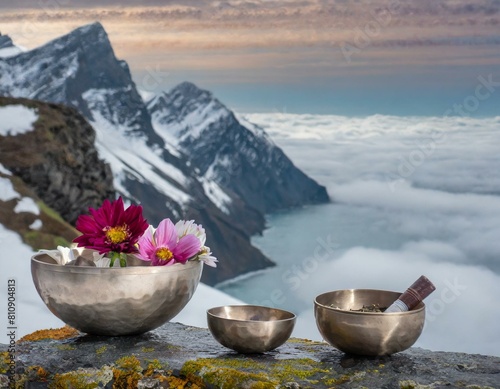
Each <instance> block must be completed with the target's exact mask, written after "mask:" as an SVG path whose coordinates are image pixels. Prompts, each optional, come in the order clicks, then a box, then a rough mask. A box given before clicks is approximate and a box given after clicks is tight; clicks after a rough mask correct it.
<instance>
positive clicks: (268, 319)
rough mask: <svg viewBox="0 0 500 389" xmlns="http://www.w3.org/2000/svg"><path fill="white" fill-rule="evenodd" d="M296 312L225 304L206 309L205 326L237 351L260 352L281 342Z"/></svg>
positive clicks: (277, 345) (220, 340) (279, 344)
mask: <svg viewBox="0 0 500 389" xmlns="http://www.w3.org/2000/svg"><path fill="white" fill-rule="evenodd" d="M295 320H296V316H295V315H294V314H293V313H291V312H288V311H284V310H281V309H276V308H269V307H261V306H257V305H226V306H223V307H216V308H211V309H209V310H208V311H207V322H208V328H209V329H210V332H211V333H212V335H213V337H214V338H215V339H216V340H217V341H218V342H219V343H220V344H222V345H223V346H225V347H227V348H230V349H232V350H235V351H238V352H240V353H263V352H266V351H270V350H273V349H275V348H276V347H279V346H281V345H282V344H283V343H285V342H286V341H287V340H288V338H289V337H290V335H291V334H292V331H293V327H294V325H295Z"/></svg>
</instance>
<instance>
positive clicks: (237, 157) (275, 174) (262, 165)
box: [148, 82, 329, 213]
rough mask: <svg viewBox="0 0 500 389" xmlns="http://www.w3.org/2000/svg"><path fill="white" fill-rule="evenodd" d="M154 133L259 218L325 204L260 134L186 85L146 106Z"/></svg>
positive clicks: (321, 192)
mask: <svg viewBox="0 0 500 389" xmlns="http://www.w3.org/2000/svg"><path fill="white" fill-rule="evenodd" d="M148 110H149V112H150V113H151V116H152V117H153V123H154V126H155V129H156V131H157V132H158V133H159V134H160V135H162V134H163V135H164V136H165V137H166V138H167V139H171V140H172V141H173V142H175V144H176V145H177V146H178V147H179V148H180V149H181V150H183V151H184V152H185V153H186V154H187V155H189V156H190V159H191V161H192V162H193V163H194V165H195V166H196V167H197V168H198V169H199V170H200V174H201V175H203V176H204V177H206V178H207V179H208V180H213V181H215V182H217V183H218V184H219V185H221V186H222V187H223V188H225V189H227V190H229V191H230V192H232V193H236V194H237V195H238V196H239V197H240V198H241V199H243V200H244V201H245V203H247V204H249V205H250V206H252V207H253V208H255V209H257V210H259V211H260V212H263V213H266V212H273V211H276V210H280V209H286V208H290V207H296V206H299V205H303V204H314V203H324V202H328V201H329V199H328V194H327V192H326V189H325V188H324V187H322V186H320V185H318V184H317V183H316V182H315V181H314V180H312V179H311V178H309V177H307V176H306V175H305V174H304V173H303V172H302V171H300V170H299V169H297V168H296V167H295V166H294V165H293V163H292V162H291V161H290V160H289V159H288V157H287V156H286V155H285V154H284V153H283V151H282V150H281V149H280V148H279V147H277V146H276V145H275V144H274V143H273V142H272V140H271V139H270V138H269V137H268V136H267V134H266V133H265V131H264V130H263V129H262V128H259V127H258V126H256V125H253V124H251V123H248V124H247V126H246V127H245V126H243V125H242V124H241V123H240V122H239V121H238V120H237V119H236V117H235V116H234V114H233V113H232V112H231V111H230V110H229V109H228V108H227V107H225V106H224V105H223V104H222V103H221V102H220V101H219V100H217V99H216V98H215V97H214V96H213V95H212V93H210V92H208V91H206V90H202V89H199V88H198V87H197V86H196V85H194V84H192V83H189V82H184V83H182V84H180V85H178V86H176V87H175V88H173V89H172V90H171V91H170V92H168V93H163V94H162V95H159V96H157V97H156V98H154V99H152V100H151V101H150V102H149V103H148Z"/></svg>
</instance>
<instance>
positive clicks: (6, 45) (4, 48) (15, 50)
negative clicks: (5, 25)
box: [0, 34, 23, 58]
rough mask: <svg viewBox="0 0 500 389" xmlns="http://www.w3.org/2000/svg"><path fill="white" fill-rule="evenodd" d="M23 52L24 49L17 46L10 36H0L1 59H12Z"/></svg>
mask: <svg viewBox="0 0 500 389" xmlns="http://www.w3.org/2000/svg"><path fill="white" fill-rule="evenodd" d="M22 51H23V49H22V48H21V47H19V46H16V45H15V44H14V43H13V42H12V39H10V37H9V36H8V35H2V34H0V58H7V57H12V56H14V55H17V54H19V53H20V52H22Z"/></svg>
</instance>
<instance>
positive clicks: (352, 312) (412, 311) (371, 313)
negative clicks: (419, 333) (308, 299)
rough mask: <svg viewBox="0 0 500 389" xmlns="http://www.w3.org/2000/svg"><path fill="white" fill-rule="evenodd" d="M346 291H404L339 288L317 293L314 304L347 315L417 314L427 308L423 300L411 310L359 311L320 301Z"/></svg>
mask: <svg viewBox="0 0 500 389" xmlns="http://www.w3.org/2000/svg"><path fill="white" fill-rule="evenodd" d="M346 291H362V292H388V293H395V294H399V295H401V294H402V293H403V292H396V291H393V290H386V289H363V288H353V289H337V290H331V291H329V292H324V293H321V294H319V295H317V296H316V297H315V298H314V305H315V306H317V307H318V308H323V309H326V310H329V311H333V312H340V313H342V314H346V315H368V316H370V315H371V316H395V315H415V314H417V313H420V312H421V311H423V310H425V303H424V302H423V301H422V302H420V303H419V305H417V308H414V309H412V310H411V311H406V312H387V313H385V312H358V311H346V310H344V309H340V308H334V307H330V306H328V305H324V304H321V303H320V302H318V299H319V298H320V297H322V296H324V295H327V294H331V293H335V292H346Z"/></svg>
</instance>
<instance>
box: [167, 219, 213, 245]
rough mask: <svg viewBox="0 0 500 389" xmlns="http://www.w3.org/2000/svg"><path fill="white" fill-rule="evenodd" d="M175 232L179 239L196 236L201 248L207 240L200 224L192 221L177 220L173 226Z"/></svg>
mask: <svg viewBox="0 0 500 389" xmlns="http://www.w3.org/2000/svg"><path fill="white" fill-rule="evenodd" d="M175 230H176V232H177V236H178V237H179V239H180V238H182V237H183V236H185V235H189V234H192V235H194V236H196V237H197V238H198V240H199V241H200V244H201V246H203V245H204V244H205V242H206V240H207V234H206V233H205V229H204V228H203V227H202V225H201V224H196V223H195V222H194V220H179V221H178V222H177V223H176V224H175Z"/></svg>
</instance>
